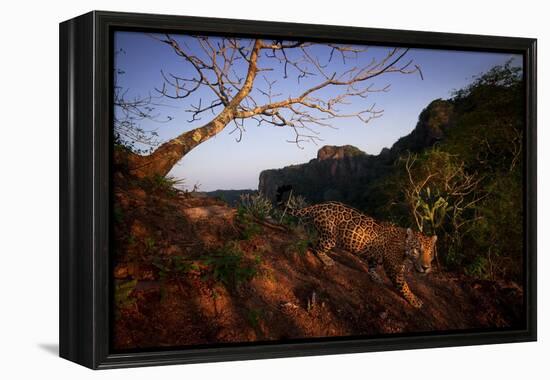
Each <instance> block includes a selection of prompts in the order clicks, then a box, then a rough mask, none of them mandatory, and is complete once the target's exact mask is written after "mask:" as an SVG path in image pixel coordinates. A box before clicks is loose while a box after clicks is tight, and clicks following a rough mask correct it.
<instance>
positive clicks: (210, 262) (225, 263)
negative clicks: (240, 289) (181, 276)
mask: <svg viewBox="0 0 550 380" xmlns="http://www.w3.org/2000/svg"><path fill="white" fill-rule="evenodd" d="M201 261H202V262H203V263H204V264H205V265H207V266H208V267H209V270H210V271H209V273H207V274H206V276H205V278H211V279H213V280H214V281H218V282H221V283H222V284H224V285H226V286H231V287H237V286H239V285H241V284H243V283H245V282H249V281H251V280H252V279H253V278H254V277H256V276H257V275H258V267H259V265H260V264H261V258H260V257H259V256H256V257H255V258H254V259H253V260H247V259H246V258H245V257H244V254H243V252H242V251H241V250H240V248H239V246H238V244H237V243H235V242H229V243H227V244H226V245H224V246H223V247H222V248H220V249H218V250H216V251H214V252H212V253H211V254H209V255H206V256H204V257H202V258H201Z"/></svg>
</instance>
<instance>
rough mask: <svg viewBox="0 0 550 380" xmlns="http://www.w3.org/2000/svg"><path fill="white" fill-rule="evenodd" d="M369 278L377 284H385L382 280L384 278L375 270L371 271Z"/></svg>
mask: <svg viewBox="0 0 550 380" xmlns="http://www.w3.org/2000/svg"><path fill="white" fill-rule="evenodd" d="M369 277H370V279H371V280H372V281H374V282H376V283H377V284H383V283H384V281H383V280H382V277H380V275H379V274H378V273H377V272H376V271H375V270H369Z"/></svg>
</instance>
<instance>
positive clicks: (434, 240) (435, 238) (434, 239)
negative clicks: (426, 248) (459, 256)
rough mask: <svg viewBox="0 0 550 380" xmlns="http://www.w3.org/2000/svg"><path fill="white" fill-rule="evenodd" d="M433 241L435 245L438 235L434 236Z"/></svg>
mask: <svg viewBox="0 0 550 380" xmlns="http://www.w3.org/2000/svg"><path fill="white" fill-rule="evenodd" d="M432 241H433V242H434V243H435V242H436V241H437V235H434V236H432Z"/></svg>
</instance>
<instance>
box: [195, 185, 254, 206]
mask: <svg viewBox="0 0 550 380" xmlns="http://www.w3.org/2000/svg"><path fill="white" fill-rule="evenodd" d="M257 192H258V190H252V189H242V190H221V189H218V190H214V191H205V192H203V194H205V195H208V196H209V197H213V198H219V199H221V200H222V201H224V202H226V203H227V204H229V205H231V206H236V205H237V203H238V202H239V199H240V197H241V194H256V193H257Z"/></svg>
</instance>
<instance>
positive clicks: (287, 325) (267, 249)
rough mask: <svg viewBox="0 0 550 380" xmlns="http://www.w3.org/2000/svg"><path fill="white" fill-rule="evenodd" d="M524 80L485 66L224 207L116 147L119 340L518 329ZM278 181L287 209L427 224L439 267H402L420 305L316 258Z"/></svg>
mask: <svg viewBox="0 0 550 380" xmlns="http://www.w3.org/2000/svg"><path fill="white" fill-rule="evenodd" d="M521 91H522V89H521V73H520V72H519V71H518V70H516V69H514V68H512V67H510V66H504V67H498V68H495V69H493V70H492V71H491V72H489V73H487V74H485V75H483V76H481V77H479V78H477V79H476V80H475V81H474V82H473V84H472V85H471V86H469V87H468V88H466V89H463V90H460V91H457V92H456V93H455V95H454V96H453V98H452V99H450V100H437V101H434V102H433V103H432V104H430V106H428V107H427V109H426V110H424V112H423V113H422V114H421V115H420V118H419V124H418V126H417V127H416V128H415V130H414V131H413V132H412V133H411V134H410V135H409V136H406V137H404V138H402V139H401V140H400V141H398V142H397V143H396V144H395V145H394V146H393V147H392V148H391V149H386V150H384V151H383V152H382V153H381V154H380V155H379V156H369V155H366V154H364V153H362V152H361V151H359V150H358V149H357V148H354V147H349V146H348V147H343V148H334V147H328V148H327V147H325V148H323V149H322V150H321V151H322V152H320V157H319V158H318V159H317V160H314V161H312V162H310V163H309V164H305V165H309V166H303V165H302V166H296V167H292V168H285V169H284V170H283V171H278V172H273V173H268V175H265V174H263V181H264V183H263V187H264V189H263V190H265V193H266V195H267V197H266V196H263V195H259V194H257V193H252V192H250V193H249V192H247V193H245V194H242V195H241V194H239V198H238V200H237V199H236V197H235V196H234V195H235V194H231V199H226V200H227V202H226V201H224V200H222V199H220V196H223V193H220V194H218V195H217V197H213V196H209V195H208V194H206V195H205V194H204V193H197V192H185V191H182V190H179V189H178V188H177V187H178V182H177V181H176V180H174V179H170V178H167V177H164V176H151V177H146V178H144V177H140V176H136V175H134V174H132V173H131V170H129V167H128V165H129V164H131V160H130V161H129V160H127V159H125V157H127V155H124V154H117V151H125V149H128V148H124V147H121V146H117V147H116V149H115V173H114V199H115V202H114V207H113V220H114V223H115V225H114V236H113V238H114V239H113V241H114V244H115V250H114V252H115V257H114V258H113V259H114V262H115V266H114V273H113V276H114V292H115V295H114V302H115V315H114V317H115V318H114V321H115V322H114V330H113V334H114V335H113V344H114V348H115V349H122V350H124V349H134V348H146V347H169V346H186V345H194V344H213V343H229V342H243V341H269V340H290V339H297V338H306V337H322V336H348V335H364V336H374V335H380V334H396V333H397V334H398V333H410V332H421V331H449V330H463V329H475V328H503V327H518V326H521V325H522V323H523V314H522V313H523V311H522V310H523V309H522V305H523V291H522V287H521V285H517V284H518V283H519V284H521V267H522V262H521V252H522V246H521V235H522V229H521V228H522V226H521V222H520V221H521V220H522V217H521V216H522V209H521V162H522V160H521V151H522V146H521V141H522V134H521V131H522V125H523V122H522V115H523V113H522V104H521V98H522V96H521ZM264 173H265V172H264ZM289 173H290V174H289ZM296 173H297V174H296ZM327 173H328V174H327ZM288 179H292V180H293V181H290V182H289V183H292V184H293V185H294V188H295V189H296V193H295V194H294V195H295V197H293V200H292V201H293V202H295V203H296V205H297V206H303V205H304V204H305V199H307V201H308V202H310V203H316V202H319V201H322V200H325V199H336V200H343V201H345V202H346V203H349V204H352V205H354V206H356V207H358V208H360V209H362V210H364V211H365V212H366V213H368V214H370V215H372V216H375V217H377V218H379V219H380V220H388V221H393V222H395V223H398V224H400V225H404V226H415V227H416V228H417V229H420V230H422V231H424V232H426V233H428V234H431V233H436V234H437V235H438V237H439V239H438V244H439V245H438V253H439V256H438V260H439V264H440V265H439V267H438V268H436V270H434V272H433V273H431V274H430V275H428V276H417V275H415V274H414V273H413V272H412V271H408V273H407V279H408V282H409V284H410V286H411V288H412V290H413V291H414V293H415V294H417V295H418V296H419V297H420V298H421V299H422V300H423V302H424V307H423V308H422V309H420V310H416V309H413V308H412V307H410V305H409V304H408V303H407V302H406V301H405V300H404V299H402V297H401V296H400V295H399V294H398V293H397V292H396V291H395V289H394V288H393V287H392V286H391V285H390V282H389V280H388V279H387V278H385V277H384V276H382V277H383V279H384V282H385V284H384V285H380V284H377V283H375V282H373V281H372V280H370V277H369V276H368V275H367V268H366V265H365V264H364V263H363V262H361V261H360V260H359V259H357V258H356V257H354V256H352V255H350V254H348V253H346V252H344V251H340V250H335V252H333V253H331V256H332V258H333V259H334V260H335V262H336V263H335V265H334V267H332V268H331V269H330V270H327V269H326V268H324V267H323V266H322V264H321V262H320V261H319V260H318V259H317V258H316V257H315V255H313V253H312V251H311V249H310V247H311V245H312V244H314V242H315V240H316V236H315V233H314V232H313V231H311V230H310V229H308V227H307V226H305V225H303V224H302V223H301V222H300V221H299V220H296V219H294V218H292V217H289V216H288V215H286V214H284V213H283V212H282V211H281V210H280V209H279V208H274V207H273V205H272V203H271V202H270V199H269V196H270V193H269V192H270V189H271V186H276V185H278V183H277V182H278V181H286V180H288ZM315 181H317V182H315ZM261 184H262V183H261ZM342 186H345V187H347V190H346V188H345V187H342ZM350 189H353V190H350ZM260 190H262V189H260ZM300 195H303V196H304V197H301V196H300ZM304 198H305V199H304ZM380 274H381V275H382V274H383V273H382V272H381V273H380Z"/></svg>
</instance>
